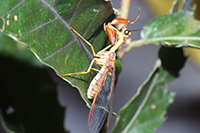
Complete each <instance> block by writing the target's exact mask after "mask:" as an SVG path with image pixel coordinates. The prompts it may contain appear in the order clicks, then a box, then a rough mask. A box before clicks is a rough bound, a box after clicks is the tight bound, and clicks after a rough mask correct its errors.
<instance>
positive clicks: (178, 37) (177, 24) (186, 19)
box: [141, 11, 200, 48]
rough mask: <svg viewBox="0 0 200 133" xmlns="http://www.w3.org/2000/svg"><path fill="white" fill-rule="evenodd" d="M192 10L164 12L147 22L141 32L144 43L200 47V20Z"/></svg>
mask: <svg viewBox="0 0 200 133" xmlns="http://www.w3.org/2000/svg"><path fill="white" fill-rule="evenodd" d="M193 14H194V13H193V12H192V11H181V12H178V13H173V14H165V15H162V16H159V17H156V18H154V19H152V20H151V21H150V22H148V23H147V24H146V25H145V26H144V28H143V31H142V32H141V37H142V40H143V42H144V43H145V44H148V43H155V44H163V45H165V46H173V47H194V48H200V29H199V26H200V21H198V20H196V19H195V18H194V17H193Z"/></svg>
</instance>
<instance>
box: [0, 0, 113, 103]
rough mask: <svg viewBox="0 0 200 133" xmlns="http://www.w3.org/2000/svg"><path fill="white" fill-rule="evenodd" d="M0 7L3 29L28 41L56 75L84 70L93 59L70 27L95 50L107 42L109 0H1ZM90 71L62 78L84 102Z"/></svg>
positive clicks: (87, 47)
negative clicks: (74, 89) (106, 25)
mask: <svg viewBox="0 0 200 133" xmlns="http://www.w3.org/2000/svg"><path fill="white" fill-rule="evenodd" d="M0 8H1V11H0V17H1V18H0V20H1V22H3V21H5V23H4V24H5V30H4V32H5V33H7V34H12V35H13V36H15V37H16V38H17V39H18V40H19V41H21V42H24V43H26V44H28V46H29V48H30V49H31V50H32V51H33V52H34V53H35V55H37V57H38V59H39V60H40V61H41V62H43V63H45V64H46V65H48V66H50V67H51V68H53V69H54V70H55V71H56V73H57V74H58V75H60V76H61V75H63V74H66V73H74V72H82V71H86V70H87V68H88V66H89V64H90V61H91V59H92V58H93V55H92V51H91V48H90V47H89V46H88V45H87V44H86V43H85V42H83V41H82V40H81V39H80V38H79V37H77V35H76V34H74V33H73V32H72V31H71V30H70V27H73V28H74V29H75V30H77V32H79V33H80V34H81V35H82V36H83V37H84V38H86V39H87V40H89V41H90V43H92V45H93V46H94V48H95V51H96V52H97V51H99V50H100V49H101V48H102V47H103V46H104V44H107V41H106V38H107V35H106V34H105V32H104V31H103V23H104V22H105V20H106V19H107V18H108V17H109V16H111V14H112V13H113V10H112V6H111V4H110V2H105V1H104V0H82V1H78V0H67V1H66V0H55V1H44V0H34V1H32V0H22V1H13V0H7V1H4V0H3V1H0ZM94 67H95V66H94ZM94 74H96V73H95V72H91V73H89V74H86V75H75V76H71V77H64V79H65V80H67V81H68V82H69V83H70V84H71V85H73V86H75V87H77V88H78V89H79V92H80V94H81V96H82V97H83V99H84V100H85V101H86V102H87V103H88V104H91V102H90V101H89V100H88V99H87V97H86V92H87V88H88V86H89V83H90V81H91V80H92V78H93V76H94Z"/></svg>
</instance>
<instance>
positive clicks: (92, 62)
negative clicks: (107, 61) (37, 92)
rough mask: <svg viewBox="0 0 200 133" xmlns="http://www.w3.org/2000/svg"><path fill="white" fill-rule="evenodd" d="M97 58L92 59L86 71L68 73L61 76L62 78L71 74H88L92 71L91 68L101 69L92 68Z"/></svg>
mask: <svg viewBox="0 0 200 133" xmlns="http://www.w3.org/2000/svg"><path fill="white" fill-rule="evenodd" d="M96 60H97V58H94V59H92V61H91V63H90V66H89V67H88V69H87V71H86V72H77V73H68V74H64V75H62V76H61V78H63V77H66V76H71V75H78V74H87V73H89V72H90V70H91V69H92V70H95V71H99V70H98V69H95V68H92V65H93V64H94V62H95V61H96Z"/></svg>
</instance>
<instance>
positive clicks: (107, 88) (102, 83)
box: [61, 10, 140, 133]
mask: <svg viewBox="0 0 200 133" xmlns="http://www.w3.org/2000/svg"><path fill="white" fill-rule="evenodd" d="M139 17H140V10H139V13H138V15H137V17H136V18H135V19H134V20H133V21H131V22H130V21H128V20H127V19H123V18H115V19H113V20H112V21H111V22H109V23H107V24H104V30H105V31H106V33H107V35H108V37H109V39H110V42H111V44H110V45H108V46H107V47H105V48H104V49H103V50H101V51H99V52H98V53H95V51H94V48H93V46H92V44H90V43H89V42H88V41H87V40H86V39H85V38H83V37H82V36H81V35H80V34H79V33H78V32H77V31H75V30H74V29H73V28H70V29H71V30H72V31H73V32H74V33H75V34H77V35H78V36H79V37H80V38H81V39H83V40H84V41H85V42H86V43H87V44H88V45H89V46H90V47H91V50H92V53H93V56H94V58H93V59H92V61H91V63H90V65H89V67H88V69H87V71H85V72H77V73H68V74H64V75H62V76H61V77H65V76H71V75H78V74H87V73H89V72H90V71H91V70H94V71H97V72H98V73H97V75H96V76H95V77H94V78H93V80H92V81H91V83H90V85H89V88H88V91H87V98H88V99H93V102H92V106H91V109H90V113H89V116H88V129H89V131H90V132H91V133H98V132H99V131H100V130H101V128H102V126H103V124H104V121H105V119H106V117H107V116H108V117H107V119H108V123H109V119H110V116H111V113H112V111H111V109H112V100H113V93H114V81H115V59H116V54H115V51H116V50H117V49H118V47H119V46H120V45H121V44H122V43H123V42H124V41H125V40H126V39H127V38H128V37H129V36H130V35H131V31H130V30H127V29H126V28H122V30H121V31H119V30H117V29H116V28H115V27H114V26H113V25H115V24H134V23H135V22H136V21H137V20H138V18H139ZM108 49H109V50H108ZM94 62H95V63H96V64H97V65H99V66H100V67H101V69H100V70H98V69H96V68H93V67H92V66H93V64H94Z"/></svg>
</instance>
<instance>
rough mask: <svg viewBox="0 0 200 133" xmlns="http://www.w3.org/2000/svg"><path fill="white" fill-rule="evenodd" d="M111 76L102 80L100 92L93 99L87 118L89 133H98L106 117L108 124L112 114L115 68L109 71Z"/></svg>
mask: <svg viewBox="0 0 200 133" xmlns="http://www.w3.org/2000/svg"><path fill="white" fill-rule="evenodd" d="M110 73H111V76H110V75H108V76H107V77H106V79H105V80H104V85H103V86H102V90H101V91H100V92H99V93H98V94H97V96H96V100H95V98H94V100H93V102H95V103H94V106H92V107H91V109H90V113H89V117H88V129H89V131H90V133H98V132H99V131H100V130H101V128H102V126H103V124H104V122H105V119H106V117H107V115H108V113H109V115H108V123H109V118H110V116H111V115H110V114H112V109H111V108H112V101H113V93H114V91H113V90H114V82H115V68H114V67H113V68H111V69H110Z"/></svg>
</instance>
